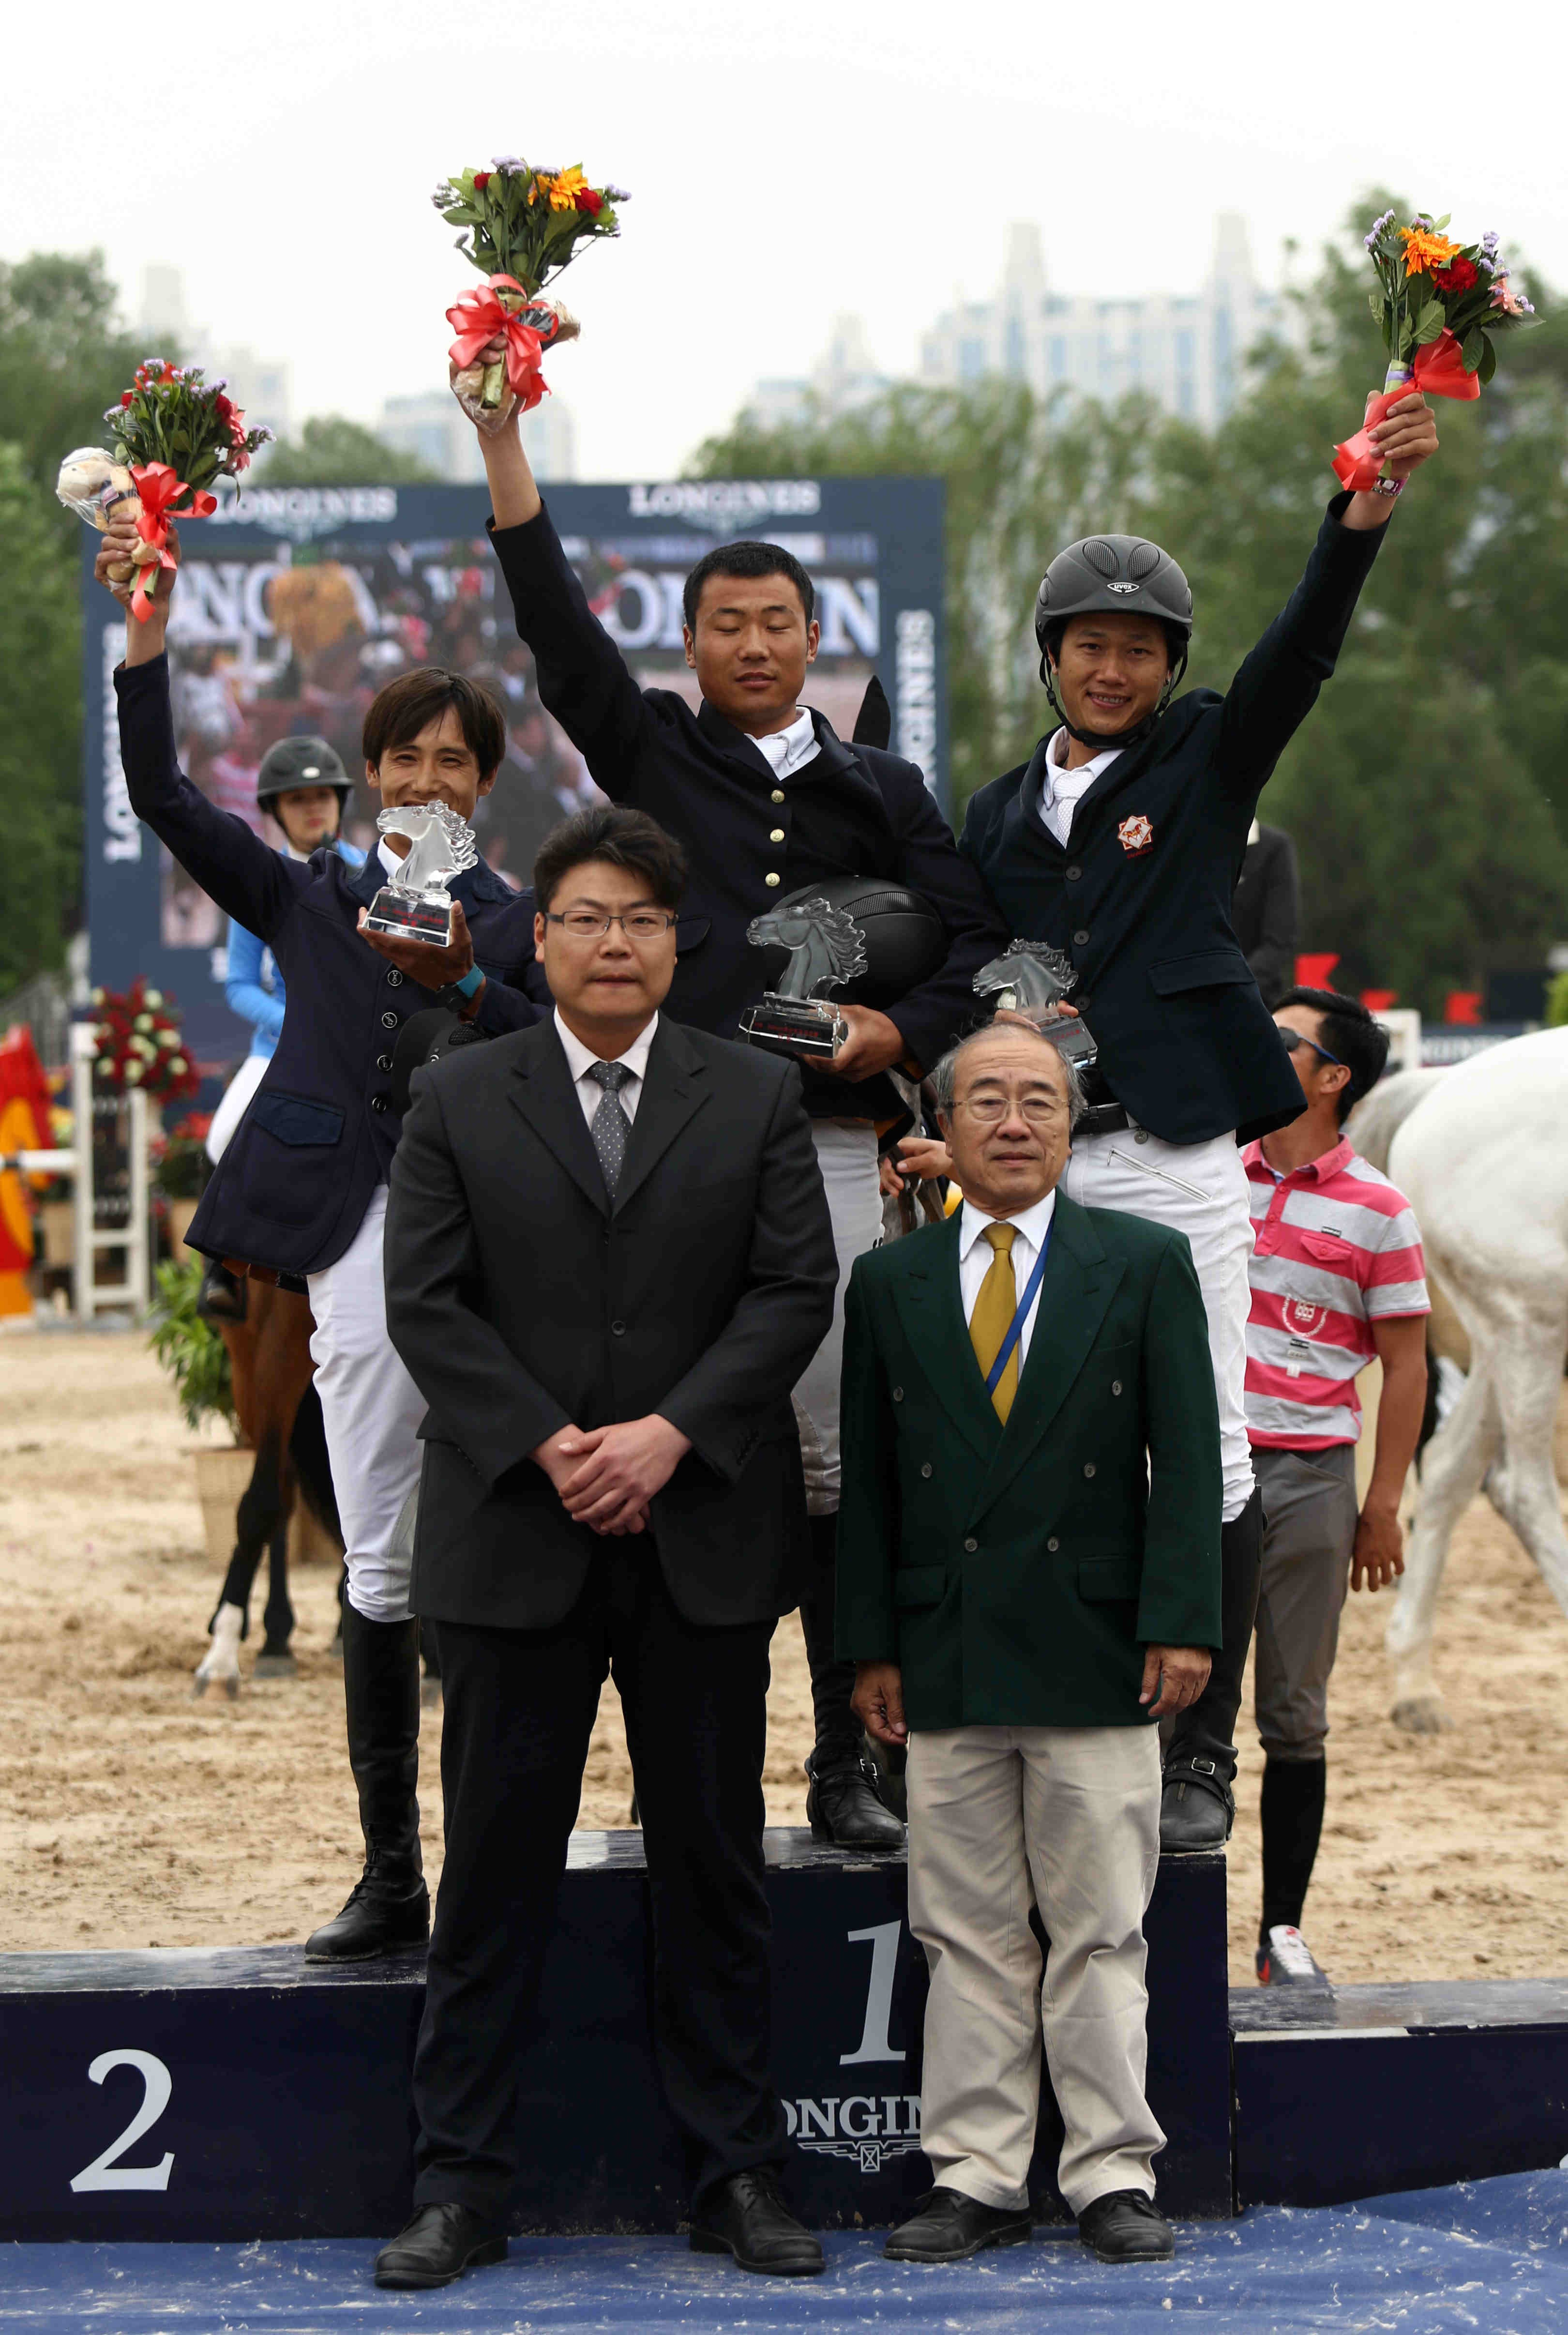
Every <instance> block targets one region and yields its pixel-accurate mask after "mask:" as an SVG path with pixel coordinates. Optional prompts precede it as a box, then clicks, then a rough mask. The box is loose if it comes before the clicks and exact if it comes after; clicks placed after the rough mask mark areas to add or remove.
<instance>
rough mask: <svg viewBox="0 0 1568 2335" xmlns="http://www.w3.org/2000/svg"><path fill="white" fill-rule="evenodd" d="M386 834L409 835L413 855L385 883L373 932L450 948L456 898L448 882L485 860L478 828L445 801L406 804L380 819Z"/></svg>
mask: <svg viewBox="0 0 1568 2335" xmlns="http://www.w3.org/2000/svg"><path fill="white" fill-rule="evenodd" d="M376 827H377V828H378V829H379V831H380V832H381V833H382V835H406V836H407V837H408V838H410V847H409V852H408V856H407V857H406V858H405V859H404V860H403V861H402V864H401V866H400V867H399V868H398V871H397V874H396V875H395V876H393V877H392V878H391V879H390V881H389V882H387V883H385V884H383V885H382V887H381V890H380V891H379V892H378V893H377V894H376V896H375V898H374V899H373V901H372V902H371V904H370V907H369V910H368V911H367V913H366V916H365V920H364V928H365V930H366V932H367V933H388V934H390V935H391V936H392V939H393V940H402V941H425V942H428V943H429V945H431V947H432V948H448V947H450V945H451V937H452V899H451V894H450V892H449V891H448V890H447V880H448V878H449V877H452V876H460V875H461V874H462V873H463V870H464V869H465V868H467V867H473V866H474V865H475V863H476V862H477V860H478V858H479V845H478V844H477V843H476V842H475V841H474V831H473V828H471V827H470V826H469V823H468V821H467V819H460V818H459V817H458V815H457V813H456V811H455V810H452V809H450V808H449V807H448V805H447V804H445V803H439V802H438V803H404V804H402V805H401V806H400V807H399V808H397V809H393V810H383V811H382V814H381V816H380V818H379V819H377V820H376Z"/></svg>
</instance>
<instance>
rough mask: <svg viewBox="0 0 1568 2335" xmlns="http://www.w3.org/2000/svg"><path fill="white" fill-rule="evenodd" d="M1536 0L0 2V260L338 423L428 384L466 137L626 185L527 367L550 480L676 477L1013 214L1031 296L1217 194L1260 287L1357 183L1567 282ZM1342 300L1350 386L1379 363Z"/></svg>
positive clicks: (470, 151)
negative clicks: (1393, 1) (564, 437)
mask: <svg viewBox="0 0 1568 2335" xmlns="http://www.w3.org/2000/svg"><path fill="white" fill-rule="evenodd" d="M1565 52H1568V35H1565V34H1564V31H1563V20H1562V18H1561V17H1559V16H1558V15H1556V12H1555V11H1551V12H1548V11H1546V10H1544V9H1541V8H1538V7H1532V8H1530V10H1529V11H1528V14H1526V11H1525V9H1524V6H1523V5H1521V4H1520V0H1502V5H1493V6H1491V7H1489V8H1487V9H1486V10H1485V11H1481V10H1479V9H1477V8H1476V7H1475V6H1474V5H1468V6H1466V7H1463V8H1461V7H1457V6H1453V5H1447V0H1435V5H1434V4H1433V0H1428V5H1424V6H1422V7H1421V8H1419V9H1418V10H1415V11H1411V10H1408V9H1399V8H1387V7H1385V8H1381V9H1379V8H1377V7H1374V6H1372V5H1366V4H1365V0H1363V5H1356V6H1349V5H1341V0H1318V4H1317V5H1315V6H1314V7H1312V9H1310V10H1308V9H1300V8H1287V9H1280V8H1267V9H1265V8H1259V7H1257V6H1255V5H1248V6H1235V5H1228V0H1224V5H1205V4H1204V0H1189V5H1185V6H1184V5H1176V0H1160V5H1145V0H1120V5H1103V0H1102V5H1095V6H1087V7H1079V8H1075V9H1067V8H1063V7H1061V6H1060V5H1050V0H970V5H963V6H960V5H953V0H946V5H934V0H875V5H855V0H837V5H829V6H821V7H817V8H812V7H809V6H802V5H799V0H797V5H795V6H793V7H790V8H785V9H774V10H771V11H766V12H757V11H750V12H741V11H740V10H738V9H736V8H734V7H733V6H723V7H721V6H713V5H686V6H682V5H670V6H667V7H665V8H663V9H660V8H656V7H654V6H653V5H626V0H579V5H576V7H565V6H562V5H558V0H557V5H552V6H550V7H549V8H547V9H546V8H541V7H537V6H535V5H529V0H522V5H517V0H513V5H504V0H488V5H487V0H479V5H473V6H469V7H465V8H462V9H454V8H451V7H450V6H446V7H443V6H441V5H440V0H434V5H432V0H374V5H371V0H308V4H307V0H267V5H266V6H265V7H260V8H254V9H239V8H232V9H221V10H201V9H198V10H196V11H195V12H191V11H185V12H179V11H174V10H171V9H169V8H168V7H160V6H156V5H154V6H150V7H140V8H134V9H132V8H127V7H126V6H125V5H123V0H117V5H112V6H111V5H104V0H78V5H76V6H75V7H73V9H71V10H70V12H69V14H68V15H67V17H65V18H63V19H56V18H55V17H53V14H52V12H50V11H47V10H44V9H42V8H36V7H28V8H26V9H25V10H23V9H18V10H17V12H16V14H15V15H13V16H12V17H11V18H10V19H9V21H8V26H7V32H6V37H5V51H4V70H5V84H6V98H7V103H6V134H5V154H4V159H3V160H0V174H3V175H0V188H3V191H4V203H3V205H0V257H5V258H9V259H16V258H20V257H23V256H24V254H25V253H27V252H28V251H31V250H35V249H40V248H42V249H54V250H80V249H83V248H85V247H88V246H91V245H92V244H98V245H101V246H102V247H103V249H104V250H105V252H106V253H107V256H108V258H109V262H110V265H111V268H112V269H113V271H114V273H115V275H116V276H117V277H118V279H119V281H120V282H121V285H122V286H123V287H124V290H125V293H126V296H127V302H128V305H129V307H130V309H131V311H132V312H134V308H135V305H136V300H137V296H138V292H139V287H140V272H141V269H142V267H143V266H145V265H146V264H147V263H149V262H161V263H166V264H174V265H177V266H180V267H182V268H183V270H184V272H185V277H186V286H187V294H188V300H189V308H190V313H191V315H192V318H193V320H194V321H196V322H198V323H199V324H201V325H206V326H208V327H209V328H210V329H211V331H212V332H213V334H215V335H216V336H217V337H218V339H219V340H223V341H231V340H232V341H248V342H250V343H252V344H255V345H256V347H257V348H258V349H260V350H262V351H263V352H266V353H268V354H273V353H286V354H288V355H290V356H291V358H292V360H293V363H294V369H295V408H296V412H299V413H301V414H304V413H309V412H332V411H337V412H347V413H352V414H353V415H355V416H357V417H359V418H361V419H363V420H366V421H370V420H373V419H374V417H375V415H376V413H377V412H378V409H379V406H380V402H381V399H382V396H383V395H385V394H388V393H392V392H410V391H417V390H420V389H423V388H428V387H430V386H431V385H433V384H435V383H444V380H445V358H444V349H445V344H446V342H447V341H448V340H449V339H450V330H449V328H448V327H447V325H446V323H445V317H444V313H443V312H444V310H445V309H446V307H447V306H448V305H450V302H451V301H452V300H453V299H454V298H455V297H456V296H457V295H458V294H459V293H460V292H461V291H462V290H464V289H466V288H467V287H468V286H469V285H470V284H473V283H476V282H477V281H478V280H479V279H478V277H477V276H475V274H474V272H473V270H472V269H471V267H470V266H469V263H468V262H467V261H466V260H465V259H464V258H462V257H460V255H459V254H458V253H456V252H455V251H453V250H452V248H451V246H450V232H451V231H450V229H449V228H446V227H445V226H444V224H443V223H442V222H441V220H440V218H438V216H437V214H436V213H435V212H434V211H433V210H432V209H431V207H430V204H429V200H428V197H429V193H430V189H431V187H432V185H433V184H434V183H435V181H436V179H438V178H440V177H441V176H444V175H445V174H446V172H448V171H449V170H458V169H460V168H461V167H462V165H463V164H465V163H476V164H477V163H482V162H484V161H485V160H488V159H489V156H490V155H492V154H495V153H507V152H518V153H522V154H525V155H527V156H528V158H529V160H537V161H543V162H546V163H551V164H556V165H560V164H564V163H567V162H576V161H580V162H581V163H582V164H583V167H584V169H585V170H586V172H587V174H588V177H589V178H590V179H592V180H594V181H595V182H598V183H603V182H604V181H605V180H606V179H608V180H613V181H615V183H616V184H618V185H620V186H623V187H626V188H629V189H631V192H632V196H633V200H632V201H631V202H630V203H628V204H627V206H626V208H625V211H624V225H623V233H622V237H621V239H620V241H618V242H609V243H605V244H601V245H598V246H596V247H593V248H592V249H590V250H588V251H587V252H586V254H585V256H584V257H582V259H581V260H580V261H579V262H578V263H577V264H576V265H575V266H573V267H572V268H571V270H570V271H569V272H568V274H567V276H566V277H565V278H564V279H562V280H561V281H560V282H559V283H558V284H557V289H558V290H560V291H561V292H562V293H563V295H564V296H565V297H566V300H567V303H568V305H570V306H572V307H573V308H574V309H576V312H577V314H578V315H579V316H580V317H581V318H582V321H583V339H582V341H581V343H580V344H578V345H577V346H576V347H573V348H569V349H567V350H566V351H564V352H563V353H562V354H560V355H558V356H557V358H556V359H555V360H554V361H553V362H552V364H551V366H550V368H549V371H550V373H551V377H552V379H553V381H554V382H555V383H556V385H557V389H558V391H559V392H560V393H561V394H562V395H563V396H564V397H565V398H566V399H567V400H568V402H570V404H571V406H572V408H573V411H574V412H575V414H576V420H577V425H578V445H579V459H580V465H581V469H582V472H583V475H584V476H586V477H588V478H598V479H616V478H657V477H661V476H668V475H670V474H671V473H673V471H675V470H677V469H678V468H679V466H680V464H681V463H682V460H683V459H684V458H685V457H686V456H687V455H688V454H689V453H690V451H692V448H693V447H694V446H695V445H696V444H697V443H698V442H699V441H700V440H701V439H702V437H703V436H704V435H706V434H707V433H708V432H709V431H712V430H715V429H718V428H721V427H722V426H723V425H724V423H725V422H726V421H728V420H729V418H730V417H731V414H732V413H733V412H734V411H735V409H736V408H737V406H738V405H739V404H740V402H741V401H742V400H743V399H744V397H745V394H746V392H747V391H748V390H749V388H750V385H751V383H753V382H754V381H755V380H757V379H758V377H759V376H761V375H779V374H785V375H791V374H800V373H805V372H807V371H808V368H809V365H810V363H811V360H812V358H813V357H814V356H815V355H816V354H817V352H818V349H819V347H820V345H821V344H822V342H823V340H824V338H825V336H826V332H827V327H828V320H829V318H830V317H831V315H833V313H834V312H835V311H836V310H839V309H856V310H858V311H859V312H860V313H861V314H862V315H864V316H865V318H866V325H867V327H868V330H869V334H870V340H871V344H872V347H873V349H874V351H875V353H876V357H877V359H878V360H879V362H880V363H882V364H883V365H884V366H885V367H886V368H887V369H888V370H890V371H903V370H910V369H913V367H914V365H915V363H916V358H917V350H918V341H919V334H920V332H921V329H922V327H923V326H924V325H925V324H926V323H927V322H928V320H929V319H930V318H931V316H932V315H934V313H935V311H936V310H938V309H939V308H941V307H944V306H945V305H948V304H949V303H950V302H951V300H952V298H953V294H954V291H955V289H957V288H958V287H960V286H962V287H963V290H964V291H965V292H967V293H969V294H970V295H972V296H973V295H977V294H981V293H983V292H986V291H988V290H989V289H990V288H991V286H992V283H993V281H994V279H995V277H996V275H997V273H998V270H999V266H1000V262H1001V256H1002V230H1003V228H1004V226H1005V224H1006V223H1007V222H1008V221H1009V220H1011V219H1015V218H1021V219H1034V220H1038V221H1039V222H1040V226H1041V228H1043V231H1044V239H1045V252H1046V262H1047V268H1048V273H1049V276H1050V281H1051V282H1052V284H1053V285H1054V286H1057V287H1058V288H1060V289H1061V290H1064V291H1069V292H1073V291H1094V290H1098V289H1105V290H1109V291H1118V292H1138V291H1147V290H1166V289H1168V290H1173V291H1187V290H1193V289H1195V288H1196V286H1197V285H1198V284H1199V282H1200V281H1201V279H1202V276H1203V275H1204V272H1205V266H1206V265H1207V260H1208V256H1209V249H1210V244H1211V240H1212V235H1213V222H1214V217H1215V212H1216V211H1218V210H1221V209H1227V208H1229V209H1238V210H1241V211H1243V212H1244V214H1245V215H1246V217H1247V218H1248V219H1249V221H1250V222H1251V227H1252V231H1253V253H1254V257H1255V259H1256V261H1257V263H1258V266H1259V269H1260V272H1261V273H1262V274H1263V276H1264V278H1265V279H1266V280H1273V281H1277V280H1278V278H1279V276H1280V274H1281V271H1282V266H1283V264H1284V262H1283V257H1282V247H1283V245H1284V242H1285V240H1286V239H1287V238H1288V237H1295V238H1296V239H1297V240H1298V241H1300V242H1301V243H1302V245H1303V246H1304V247H1306V248H1307V251H1308V253H1309V254H1310V252H1311V251H1312V248H1313V247H1315V246H1316V245H1317V244H1318V243H1319V242H1320V241H1321V238H1322V237H1324V236H1325V235H1327V234H1328V233H1329V232H1331V229H1332V228H1334V226H1335V225H1336V223H1337V221H1338V219H1339V218H1340V217H1341V213H1342V212H1343V210H1344V209H1345V207H1346V206H1347V204H1349V203H1350V202H1351V201H1352V200H1353V199H1355V197H1357V196H1358V195H1359V194H1360V191H1361V190H1362V189H1364V188H1365V187H1366V186H1367V185H1368V184H1369V183H1370V182H1372V181H1373V180H1375V179H1382V180H1385V181H1387V182H1389V183H1390V184H1392V185H1394V186H1397V187H1399V188H1402V189H1406V190H1408V193H1409V194H1410V196H1411V197H1412V199H1414V200H1415V201H1416V202H1417V203H1419V204H1425V205H1427V206H1428V207H1430V208H1433V209H1436V210H1447V209H1451V210H1452V211H1453V212H1454V215H1455V227H1456V229H1457V231H1458V232H1460V233H1462V234H1463V235H1464V236H1465V237H1466V239H1470V238H1472V237H1476V236H1478V235H1479V234H1480V233H1481V231H1482V230H1483V229H1484V228H1488V227H1495V228H1498V229H1499V230H1500V231H1501V233H1502V234H1503V236H1504V237H1505V242H1507V244H1508V245H1509V246H1510V247H1511V248H1513V249H1514V250H1515V252H1517V253H1519V254H1522V255H1524V256H1527V257H1530V258H1531V259H1533V260H1534V262H1535V263H1536V264H1537V265H1538V266H1541V267H1542V268H1544V271H1545V272H1546V274H1547V275H1548V276H1550V277H1552V278H1553V279H1554V280H1555V281H1556V282H1558V283H1560V284H1563V285H1565V286H1568V206H1565V205H1564V201H1563V191H1564V189H1563V131H1562V110H1563V85H1564V73H1563V67H1564V63H1565V62H1568V57H1565ZM1380 369H1381V368H1380V362H1379V349H1378V345H1377V343H1376V338H1375V334H1373V332H1372V330H1371V327H1370V322H1369V342H1368V377H1369V381H1370V382H1371V381H1374V378H1375V376H1377V375H1378V374H1379V373H1380Z"/></svg>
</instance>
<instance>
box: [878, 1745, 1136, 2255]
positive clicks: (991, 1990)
mask: <svg viewBox="0 0 1568 2335" xmlns="http://www.w3.org/2000/svg"><path fill="white" fill-rule="evenodd" d="M908 1787H909V1926H910V1928H911V1929H912V1930H913V1932H914V1933H915V1936H916V1937H917V1938H918V1939H919V1940H920V1943H921V1944H922V1945H923V1946H924V1949H925V1959H926V1963H927V1966H928V1968H929V1970H930V1973H931V1993H930V1998H929V2001H928V2002H927V2005H926V2011H925V2072H924V2081H923V2084H922V2102H921V2146H923V2148H924V2151H925V2154H926V2156H927V2157H928V2158H929V2159H930V2161H931V2169H932V2172H933V2175H934V2177H935V2179H936V2181H937V2183H938V2184H940V2185H942V2186H944V2187H945V2188H949V2189H958V2190H962V2191H963V2195H965V2196H967V2197H974V2198H977V2199H978V2200H979V2201H980V2203H981V2204H985V2205H994V2206H1001V2207H1010V2208H1016V2207H1019V2206H1021V2205H1023V2204H1026V2203H1027V2200H1028V2188H1027V2183H1028V2175H1029V2163H1030V2159H1031V2156H1033V2154H1034V2136H1035V2125H1036V2122H1037V2119H1038V2117H1039V2113H1040V2039H1041V2031H1042V2026H1043V2034H1044V2041H1045V2054H1046V2059H1047V2063H1048V2065H1049V2067H1050V2081H1051V2086H1052V2088H1053V2089H1054V2091H1055V2093H1056V2098H1057V2105H1058V2107H1060V2110H1061V2117H1062V2122H1063V2124H1064V2125H1065V2126H1066V2127H1067V2136H1066V2138H1065V2140H1064V2142H1063V2144H1062V2151H1061V2161H1060V2166H1059V2168H1058V2175H1057V2178H1058V2182H1059V2185H1060V2189H1061V2194H1062V2195H1063V2196H1064V2197H1065V2198H1066V2200H1067V2203H1068V2204H1069V2205H1070V2207H1071V2209H1072V2211H1073V2212H1074V2213H1075V2214H1080V2213H1081V2212H1082V2211H1083V2209H1084V2207H1085V2206H1086V2205H1090V2204H1093V2203H1094V2200H1095V2199H1096V2198H1097V2197H1103V2196H1104V2195H1107V2193H1108V2191H1110V2190H1112V2189H1140V2190H1142V2191H1143V2192H1144V2193H1145V2195H1148V2196H1152V2195H1154V2171H1153V2165H1152V2162H1151V2160H1152V2158H1153V2156H1154V2154H1155V2151H1156V2150H1157V2149H1158V2148H1161V2147H1163V2146H1164V2145H1165V2135H1164V2133H1163V2132H1162V2131H1161V2130H1160V2128H1159V2126H1158V2125H1157V2123H1156V2122H1155V2119H1154V2117H1153V2116H1152V2115H1151V2114H1150V2113H1149V2107H1148V2102H1147V2100H1146V2098H1144V2070H1145V2066H1146V2062H1147V2036H1146V2031H1145V2018H1146V2013H1147V2007H1148V1996H1147V1992H1146V1991H1145V1988H1144V1962H1145V1947H1144V1939H1143V1917H1144V1913H1145V1910H1146V1908H1147V1904H1148V1901H1149V1898H1150V1895H1151V1894H1152V1893H1153V1890H1154V1882H1155V1873H1156V1869H1157V1865H1158V1863H1159V1801H1160V1760H1159V1736H1158V1730H1157V1729H1155V1728H1153V1727H1139V1726H1135V1727H955V1728H944V1729H937V1730H935V1731H934V1732H930V1733H915V1734H913V1735H911V1737H910V1740H909V1767H908ZM1034 1904H1038V1905H1039V1907H1040V1919H1041V1921H1042V1922H1043V1923H1044V1925H1045V1929H1046V1933H1047V1935H1048V1937H1049V1938H1050V1954H1049V1956H1048V1957H1047V1960H1046V1964H1045V1977H1044V1986H1043V1989H1042V1987H1041V1983H1040V1947H1039V1944H1038V1943H1037V1941H1036V1939H1035V1935H1034V1933H1033V1931H1032V1930H1031V1928H1030V1923H1029V1915H1030V1909H1031V1906H1032V1905H1034Z"/></svg>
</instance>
